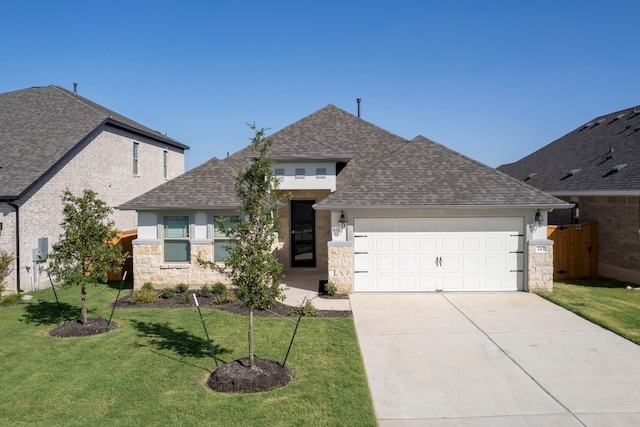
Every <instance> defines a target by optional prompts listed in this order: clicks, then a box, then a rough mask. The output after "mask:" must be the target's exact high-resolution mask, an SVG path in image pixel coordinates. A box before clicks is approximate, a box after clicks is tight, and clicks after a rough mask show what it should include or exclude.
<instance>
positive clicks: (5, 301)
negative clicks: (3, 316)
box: [0, 294, 22, 307]
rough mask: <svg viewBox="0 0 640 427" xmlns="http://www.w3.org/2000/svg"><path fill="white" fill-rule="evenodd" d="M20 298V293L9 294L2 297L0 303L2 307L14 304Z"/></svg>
mask: <svg viewBox="0 0 640 427" xmlns="http://www.w3.org/2000/svg"><path fill="white" fill-rule="evenodd" d="M21 299H22V295H20V294H11V295H7V296H6V297H4V298H2V301H1V302H0V304H2V306H3V307H9V306H12V305H16V304H17V303H18V302H19V301H20V300H21Z"/></svg>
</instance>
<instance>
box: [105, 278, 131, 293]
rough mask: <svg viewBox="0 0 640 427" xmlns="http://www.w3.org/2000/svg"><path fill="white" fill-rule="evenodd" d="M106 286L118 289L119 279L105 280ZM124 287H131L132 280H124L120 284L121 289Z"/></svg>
mask: <svg viewBox="0 0 640 427" xmlns="http://www.w3.org/2000/svg"><path fill="white" fill-rule="evenodd" d="M107 286H108V287H110V288H111V289H115V290H116V291H117V290H118V289H120V280H118V281H115V280H110V281H108V282H107ZM125 289H133V280H125V282H124V283H123V284H122V290H125Z"/></svg>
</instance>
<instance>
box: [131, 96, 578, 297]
mask: <svg viewBox="0 0 640 427" xmlns="http://www.w3.org/2000/svg"><path fill="white" fill-rule="evenodd" d="M270 138H271V139H272V140H273V145H272V147H271V150H270V153H269V154H270V156H271V159H272V160H273V161H274V165H273V167H274V172H275V174H276V176H278V177H279V178H280V189H281V190H282V191H284V192H288V193H290V194H291V198H290V199H284V200H283V204H284V206H283V207H282V208H281V209H280V211H279V215H280V216H281V217H282V219H283V226H282V229H281V230H280V232H279V233H278V236H277V242H276V249H275V256H276V257H277V258H278V259H279V260H280V262H282V264H283V265H284V268H285V275H289V274H292V275H293V273H297V272H302V273H303V274H306V275H309V276H313V277H319V278H322V277H324V278H325V279H328V280H331V281H332V282H334V283H335V284H336V285H337V286H338V288H339V290H340V291H341V292H425V291H439V290H444V291H448V290H451V291H513V290H537V289H543V290H550V289H551V288H552V285H553V280H552V272H553V246H552V242H551V241H549V240H547V236H546V226H545V218H546V212H547V211H548V210H549V209H561V208H566V207H568V206H570V204H568V203H565V202H563V201H561V200H559V199H557V198H555V197H553V196H551V195H549V194H547V193H544V192H542V191H540V190H538V189H535V188H533V187H531V186H528V185H526V184H524V183H523V182H522V181H520V180H516V179H514V178H512V177H510V176H508V175H505V174H503V173H501V172H499V171H496V170H495V169H493V168H490V167H488V166H485V165H482V164H480V163H478V162H476V161H473V160H471V159H469V158H467V157H465V156H462V155H460V154H458V153H456V152H454V151H452V150H449V149H448V148H446V147H444V146H442V145H440V144H437V143H435V142H433V141H431V140H428V139H427V138H424V137H421V136H418V137H416V138H414V139H412V140H407V139H404V138H402V137H400V136H397V135H394V134H392V133H390V132H388V131H386V130H384V129H382V128H380V127H378V126H375V125H374V124H371V123H368V122H366V121H365V120H362V119H361V118H359V117H356V116H354V115H352V114H349V113H347V112H345V111H343V110H341V109H339V108H336V107H335V106H333V105H329V106H327V107H325V108H322V109H321V110H319V111H317V112H315V113H313V114H311V115H309V116H307V117H304V118H303V119H301V120H299V121H297V122H295V123H293V124H291V125H289V126H287V127H285V128H284V129H282V130H280V131H278V132H276V133H274V134H272V135H271V136H270ZM254 156H255V153H254V152H253V151H252V150H251V149H250V148H245V149H243V150H241V151H239V152H237V153H235V154H233V155H232V156H230V157H228V158H226V159H224V160H218V159H215V158H214V159H211V160H209V161H208V162H205V163H204V164H202V165H201V166H199V167H197V168H195V169H192V170H190V171H189V172H187V173H185V174H184V175H181V176H179V177H177V178H175V179H173V180H171V181H169V182H167V183H165V184H163V185H161V186H159V187H157V188H154V189H153V190H151V191H149V192H147V193H145V194H143V195H141V196H139V197H137V198H135V199H133V200H131V201H129V202H127V203H125V204H123V205H122V206H120V209H125V210H137V211H138V238H137V240H135V241H134V242H133V253H134V276H135V281H134V288H139V287H141V286H142V284H143V283H144V282H146V281H150V282H152V283H153V284H154V285H155V286H156V287H167V286H175V285H176V284H178V283H186V284H189V285H192V286H201V285H204V284H206V283H212V282H215V281H217V280H222V281H224V280H225V277H223V276H220V275H219V273H217V272H214V271H212V270H210V269H203V268H201V267H199V265H198V263H197V258H198V257H200V258H204V259H207V260H210V261H214V262H223V261H224V259H225V257H226V255H227V254H226V252H225V250H224V244H225V236H224V235H221V234H220V233H219V232H218V231H217V230H216V226H215V224H216V221H215V218H216V217H220V216H221V217H225V216H230V215H239V214H240V213H239V212H238V211H237V208H238V200H237V199H236V195H235V190H234V182H235V176H236V175H237V173H238V171H240V170H242V169H245V168H246V166H247V165H249V163H250V162H251V159H252V158H253V157H254Z"/></svg>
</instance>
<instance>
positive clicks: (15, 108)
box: [0, 86, 189, 200]
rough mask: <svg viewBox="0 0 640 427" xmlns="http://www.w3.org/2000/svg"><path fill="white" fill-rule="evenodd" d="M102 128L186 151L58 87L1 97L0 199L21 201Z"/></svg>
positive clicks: (129, 120) (30, 89)
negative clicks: (40, 180) (117, 129)
mask: <svg viewBox="0 0 640 427" xmlns="http://www.w3.org/2000/svg"><path fill="white" fill-rule="evenodd" d="M100 126H112V127H116V128H120V129H124V130H127V131H129V132H133V133H135V134H139V135H142V136H145V137H147V138H151V139H154V140H156V141H160V142H162V143H164V144H168V145H171V146H174V147H178V148H180V149H183V150H186V149H188V148H189V147H187V146H186V145H183V144H181V143H179V142H178V141H176V140H174V139H172V138H169V137H167V136H164V135H162V134H161V133H160V132H157V131H155V130H152V129H150V128H148V127H146V126H144V125H141V124H140V123H138V122H135V121H133V120H131V119H129V118H127V117H125V116H122V115H120V114H118V113H116V112H115V111H112V110H109V109H107V108H105V107H102V106H101V105H98V104H96V103H94V102H92V101H89V100H88V99H86V98H83V97H81V96H79V95H76V94H73V93H71V92H69V91H67V90H65V89H63V88H61V87H58V86H46V87H32V88H28V89H23V90H18V91H13V92H7V93H2V94H0V200H1V199H5V200H14V199H17V198H19V197H20V196H21V195H22V194H23V193H24V192H25V191H27V189H28V188H30V186H32V185H33V184H34V183H36V182H37V181H38V180H39V179H40V178H41V177H42V176H43V175H44V174H45V173H46V172H47V171H49V170H50V169H51V168H52V167H54V166H55V165H56V164H57V163H59V162H60V161H62V160H64V159H65V157H66V156H69V155H72V153H73V150H74V148H76V147H77V146H78V145H79V144H81V143H82V142H83V141H85V140H86V138H87V137H88V136H89V135H90V134H91V133H92V132H94V131H95V130H96V129H98V128H99V127H100Z"/></svg>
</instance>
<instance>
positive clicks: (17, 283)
mask: <svg viewBox="0 0 640 427" xmlns="http://www.w3.org/2000/svg"><path fill="white" fill-rule="evenodd" d="M7 203H8V204H9V206H11V207H12V208H14V209H15V210H16V292H18V293H20V292H22V289H20V206H18V205H17V204H15V203H13V202H9V201H8V202H7Z"/></svg>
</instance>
